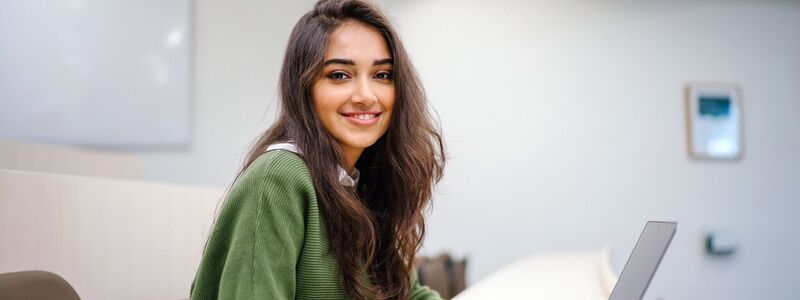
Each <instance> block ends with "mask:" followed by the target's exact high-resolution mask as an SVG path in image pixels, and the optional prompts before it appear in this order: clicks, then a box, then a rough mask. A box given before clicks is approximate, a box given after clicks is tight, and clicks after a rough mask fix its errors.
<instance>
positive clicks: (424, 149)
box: [237, 0, 445, 299]
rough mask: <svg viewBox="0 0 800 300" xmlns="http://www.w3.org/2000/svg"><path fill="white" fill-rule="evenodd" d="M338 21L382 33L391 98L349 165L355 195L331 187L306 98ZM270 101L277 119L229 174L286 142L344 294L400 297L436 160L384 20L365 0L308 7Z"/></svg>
mask: <svg viewBox="0 0 800 300" xmlns="http://www.w3.org/2000/svg"><path fill="white" fill-rule="evenodd" d="M347 21H355V22H360V23H362V24H365V25H367V26H370V27H372V28H375V29H376V30H378V31H379V32H380V33H381V34H382V35H383V37H384V39H385V41H386V43H387V45H388V47H389V50H390V52H391V56H392V60H393V64H394V65H393V73H394V81H395V93H396V95H395V97H396V102H395V113H393V114H392V119H391V121H390V125H389V128H388V130H387V132H386V133H385V134H384V135H383V136H382V137H381V138H379V139H378V141H376V142H375V144H373V145H372V146H370V147H368V148H366V149H365V150H364V152H363V153H362V155H361V157H360V158H359V160H358V161H357V162H356V168H358V169H359V171H360V172H361V176H360V178H361V179H360V181H359V183H358V186H357V187H356V188H352V187H346V186H342V185H341V184H340V183H339V177H338V174H339V173H338V168H339V166H340V165H342V163H343V155H342V152H341V149H340V147H339V145H338V143H337V142H336V140H335V139H334V138H333V137H332V136H331V135H330V134H329V133H328V132H327V131H326V130H325V128H324V127H323V125H322V123H321V122H320V121H319V118H318V117H317V114H316V112H315V111H314V105H313V103H312V99H311V86H312V84H313V82H314V81H315V80H316V79H317V78H318V77H319V76H320V73H321V72H322V68H323V60H324V53H325V49H326V46H327V42H328V38H329V36H330V35H331V33H332V32H333V31H334V29H336V28H337V27H338V26H340V25H341V24H343V23H344V22H347ZM280 98H281V106H280V114H279V116H278V119H277V121H276V122H275V124H273V125H272V127H271V128H269V130H267V131H266V132H265V133H264V134H262V135H261V136H260V137H259V138H258V140H257V141H256V142H255V144H254V145H253V147H252V149H251V150H250V152H249V153H248V155H247V158H246V159H245V162H244V166H243V167H242V169H241V170H240V172H239V175H241V174H242V173H243V172H244V170H245V169H247V167H248V166H250V164H252V163H253V161H254V160H255V159H256V158H258V157H259V156H260V155H262V154H263V153H264V151H266V149H267V147H268V146H269V145H270V144H273V143H276V142H286V141H291V142H293V143H294V144H295V145H296V146H297V147H298V148H299V149H300V151H302V153H303V158H304V160H305V162H306V164H307V165H308V168H309V170H310V173H311V176H312V177H313V180H314V185H315V188H316V193H317V197H318V201H319V203H320V205H321V207H322V209H323V214H324V217H325V219H326V220H327V229H328V238H329V241H328V242H329V245H330V248H331V250H332V251H333V253H334V254H335V256H336V258H337V261H338V265H339V271H340V274H341V284H342V289H343V290H344V292H345V293H346V294H347V295H349V296H350V297H352V298H355V299H366V298H375V299H408V298H409V296H410V289H409V288H410V285H411V282H410V280H411V278H410V275H411V271H412V266H413V263H414V259H415V255H416V252H417V251H418V250H419V248H420V245H421V242H422V239H423V237H424V235H425V220H424V218H423V209H424V208H426V207H427V206H428V204H429V202H430V199H431V194H432V188H433V185H434V184H435V183H436V182H438V181H439V180H440V179H441V177H442V172H443V169H444V164H445V156H444V145H443V143H442V136H441V131H440V129H439V126H438V124H437V123H436V122H435V121H433V118H432V116H431V114H430V113H429V111H428V106H427V98H426V96H425V92H424V90H423V88H422V84H421V83H420V80H419V78H418V76H417V74H416V71H415V70H414V67H413V66H412V65H411V62H410V60H409V57H408V54H407V53H406V51H405V49H404V47H403V44H402V43H401V41H400V39H399V38H398V36H397V34H396V32H395V30H394V28H392V26H391V24H390V23H389V21H388V19H387V18H386V16H384V14H383V13H381V11H380V10H379V9H378V8H377V7H375V6H373V5H372V4H370V3H368V2H365V1H359V0H321V1H319V2H317V3H316V5H315V6H314V8H313V9H312V10H311V11H310V12H308V13H307V14H305V15H304V16H303V17H302V18H300V20H299V21H298V22H297V24H296V25H295V27H294V29H293V30H292V33H291V37H290V38H289V44H288V46H287V47H286V53H285V56H284V60H283V67H282V69H281V74H280ZM237 178H238V175H237ZM364 272H366V274H364ZM364 275H367V276H364Z"/></svg>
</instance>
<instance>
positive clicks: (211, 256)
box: [191, 151, 314, 299]
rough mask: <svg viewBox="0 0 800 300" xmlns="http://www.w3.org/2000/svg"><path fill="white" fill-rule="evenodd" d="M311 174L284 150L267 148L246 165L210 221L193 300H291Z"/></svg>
mask: <svg viewBox="0 0 800 300" xmlns="http://www.w3.org/2000/svg"><path fill="white" fill-rule="evenodd" d="M273 152H277V153H273ZM309 178H310V176H309V174H308V170H307V168H306V167H305V164H304V163H303V161H302V159H300V158H299V157H298V156H297V155H295V154H293V153H289V152H286V151H271V152H268V153H267V154H265V155H262V156H261V157H259V158H258V159H257V160H256V161H254V162H253V164H251V166H250V167H248V169H247V170H246V171H245V173H244V174H242V176H241V177H240V178H239V179H238V181H237V183H236V184H235V185H234V187H233V189H232V190H231V192H230V193H229V195H228V197H227V199H226V200H225V203H224V205H223V208H222V210H221V211H220V214H219V216H218V218H217V221H216V224H215V225H214V231H213V233H212V234H211V237H210V238H209V241H208V244H207V245H206V250H205V253H204V255H203V259H202V261H201V264H200V268H199V269H198V272H197V276H196V278H195V282H194V285H193V287H192V293H191V298H192V299H294V298H295V296H296V285H297V282H296V278H297V276H296V275H297V270H296V266H297V262H298V259H299V256H300V252H301V250H302V248H303V242H304V231H305V228H304V227H305V218H306V213H307V200H308V199H311V198H313V195H314V188H313V184H312V182H311V181H310V179H309Z"/></svg>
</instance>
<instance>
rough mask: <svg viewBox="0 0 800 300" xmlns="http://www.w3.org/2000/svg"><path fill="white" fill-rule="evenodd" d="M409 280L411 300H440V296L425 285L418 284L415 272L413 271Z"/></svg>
mask: <svg viewBox="0 0 800 300" xmlns="http://www.w3.org/2000/svg"><path fill="white" fill-rule="evenodd" d="M411 273H412V275H411V276H412V279H411V300H441V299H442V296H440V295H439V293H437V292H436V291H434V290H433V289H431V288H429V287H428V286H425V285H420V284H419V277H418V276H417V272H416V271H413V272H411Z"/></svg>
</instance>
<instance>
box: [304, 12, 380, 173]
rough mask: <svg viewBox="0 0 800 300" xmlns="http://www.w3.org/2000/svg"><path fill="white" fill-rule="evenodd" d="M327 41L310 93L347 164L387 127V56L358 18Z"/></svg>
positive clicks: (374, 32) (377, 38)
mask: <svg viewBox="0 0 800 300" xmlns="http://www.w3.org/2000/svg"><path fill="white" fill-rule="evenodd" d="M327 47H328V48H327V49H325V66H324V68H323V70H322V74H320V76H319V77H318V78H317V79H316V81H314V84H313V86H312V88H311V97H312V100H313V102H314V109H315V111H316V113H317V115H318V116H319V118H320V121H321V122H322V125H323V126H324V127H325V129H326V130H327V131H328V132H329V133H330V134H331V135H332V136H333V137H334V139H336V141H337V142H339V145H340V146H341V147H342V149H343V150H344V152H345V153H344V154H345V156H346V158H347V159H348V163H349V164H350V167H352V165H353V164H355V160H357V159H358V156H360V155H361V152H362V151H363V150H364V148H366V147H369V146H371V145H372V144H374V143H375V141H377V140H378V138H380V137H381V136H383V134H384V133H385V132H386V129H388V128H389V121H390V120H391V118H392V107H393V106H394V100H395V92H394V79H393V77H392V59H391V57H392V56H391V54H390V53H389V48H388V46H387V45H386V42H385V41H384V39H383V36H382V35H381V34H380V33H379V32H378V31H377V30H375V29H373V28H372V27H368V26H366V25H363V24H361V23H357V22H346V23H344V24H342V25H340V26H339V27H338V28H337V29H335V30H334V31H333V33H332V34H331V36H330V40H329V41H328V46H327Z"/></svg>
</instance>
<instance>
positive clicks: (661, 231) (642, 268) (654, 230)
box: [608, 221, 678, 300]
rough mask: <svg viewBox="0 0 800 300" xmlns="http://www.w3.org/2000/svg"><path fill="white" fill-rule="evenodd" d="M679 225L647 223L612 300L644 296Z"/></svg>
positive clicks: (634, 299)
mask: <svg viewBox="0 0 800 300" xmlns="http://www.w3.org/2000/svg"><path fill="white" fill-rule="evenodd" d="M677 226H678V224H677V223H675V222H655V221H650V222H647V225H645V227H644V230H643V231H642V234H641V235H640V236H639V240H638V241H637V242H636V246H634V247H633V252H632V253H631V256H630V257H629V258H628V262H627V263H625V267H624V268H623V269H622V274H620V276H619V280H617V284H616V285H615V286H614V290H613V291H612V292H611V296H609V297H608V299H609V300H640V299H642V297H643V296H644V292H645V291H647V286H648V285H649V284H650V280H651V279H652V278H653V275H654V274H655V273H656V269H657V268H658V264H659V263H661V259H662V258H663V257H664V253H666V251H667V247H668V246H669V243H670V241H672V236H673V235H675V230H676V229H677Z"/></svg>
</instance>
